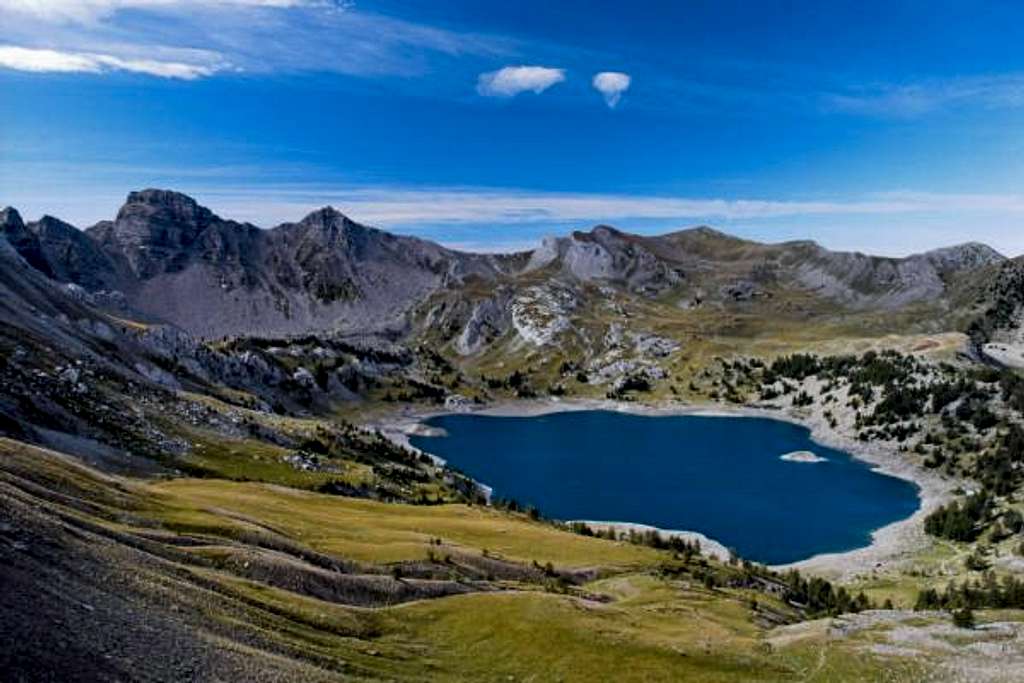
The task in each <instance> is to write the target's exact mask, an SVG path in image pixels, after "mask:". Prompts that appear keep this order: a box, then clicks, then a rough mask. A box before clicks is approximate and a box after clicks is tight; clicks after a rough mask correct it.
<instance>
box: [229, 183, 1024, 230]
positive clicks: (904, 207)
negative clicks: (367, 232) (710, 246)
mask: <svg viewBox="0 0 1024 683" xmlns="http://www.w3.org/2000/svg"><path fill="white" fill-rule="evenodd" d="M209 194H210V196H211V197H216V198H217V202H218V206H224V207H230V209H231V210H232V211H233V212H240V213H241V214H243V215H244V216H245V218H246V219H248V220H252V221H254V222H257V223H259V224H261V225H268V224H270V222H272V221H274V220H277V219H278V218H281V220H291V219H294V218H295V216H297V215H300V214H302V213H303V212H304V211H307V210H310V209H312V208H315V207H317V206H321V205H323V204H332V205H334V206H338V207H342V208H343V209H344V210H345V211H347V212H349V213H350V214H351V215H352V217H353V218H355V219H358V220H361V221H365V222H370V223H376V224H379V225H385V226H396V225H417V224H424V225H427V224H432V225H436V224H445V223H447V224H474V225H487V224H493V225H498V224H500V225H512V224H535V223H572V222H590V221H594V222H597V221H621V220H632V219H664V220H678V221H700V220H711V221H714V220H726V221H743V220H761V219H775V218H787V217H798V216H810V217H829V216H889V217H893V216H899V215H909V214H925V213H928V214H934V213H950V212H964V211H969V212H979V213H986V212H987V213H993V214H999V215H1002V216H1016V217H1018V218H1022V217H1024V195H1013V194H1010V195H1004V194H931V193H913V192H886V193H878V194H873V195H870V196H866V197H863V198H857V199H850V200H786V199H754V198H713V197H690V198H686V197H665V196H644V195H626V194H589V193H558V192H531V191H526V190H516V189H481V188H471V187H470V188H434V189H430V188H414V189H410V188H402V187H352V188H337V187H335V188H331V187H315V186H303V187H294V186H292V187H290V186H278V187H266V188H260V189H253V190H249V189H243V188H234V189H232V188H219V189H216V190H212V191H210V193H209Z"/></svg>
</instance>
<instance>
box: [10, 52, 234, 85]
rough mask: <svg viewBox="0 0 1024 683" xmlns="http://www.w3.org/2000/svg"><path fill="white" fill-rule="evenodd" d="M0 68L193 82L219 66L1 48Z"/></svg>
mask: <svg viewBox="0 0 1024 683" xmlns="http://www.w3.org/2000/svg"><path fill="white" fill-rule="evenodd" d="M0 68H5V69H15V70H17V71H33V72H37V73H43V72H54V73H103V72H106V71H131V72H134V73H141V74H148V75H150V76H158V77H160V78H179V79H183V80H193V79H196V78H201V77H203V76H209V75H211V74H213V73H214V72H215V71H217V67H214V66H207V65H201V64H186V63H184V62H171V61H160V60H155V59H126V58H123V57H115V56H114V55H105V54H97V53H93V52H64V51H59V50H43V49H34V48H27V47H16V46H13V45H0Z"/></svg>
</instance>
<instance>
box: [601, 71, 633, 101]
mask: <svg viewBox="0 0 1024 683" xmlns="http://www.w3.org/2000/svg"><path fill="white" fill-rule="evenodd" d="M632 81H633V79H632V78H631V77H630V75H629V74H624V73H622V72H619V71H602V72H601V73H599V74H595V75H594V80H593V85H594V89H595V90H597V91H598V92H599V93H601V95H603V96H604V101H605V103H606V104H607V105H608V106H609V107H610V108H612V109H614V108H615V105H617V104H618V103H619V100H620V99H622V93H624V92H626V91H627V90H629V85H630V83H632Z"/></svg>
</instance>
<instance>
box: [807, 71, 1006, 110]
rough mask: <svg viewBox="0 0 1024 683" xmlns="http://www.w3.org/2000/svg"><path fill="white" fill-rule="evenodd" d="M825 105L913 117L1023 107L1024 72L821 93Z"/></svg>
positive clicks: (827, 106) (829, 107)
mask: <svg viewBox="0 0 1024 683" xmlns="http://www.w3.org/2000/svg"><path fill="white" fill-rule="evenodd" d="M823 101H824V105H825V108H826V109H828V110H832V111H839V112H844V113H849V114H858V115H866V116H889V117H899V118H914V117H918V116H923V115H925V114H930V113H932V112H935V111H938V110H940V109H945V108H950V107H959V106H967V105H970V106H982V107H988V108H992V107H1022V106H1024V74H1018V73H1011V74H1000V75H988V76H971V77H962V78H953V79H931V80H923V81H919V82H914V83H905V84H899V85H893V84H882V85H875V86H864V87H860V88H856V89H852V90H850V91H847V92H842V93H827V94H825V95H823Z"/></svg>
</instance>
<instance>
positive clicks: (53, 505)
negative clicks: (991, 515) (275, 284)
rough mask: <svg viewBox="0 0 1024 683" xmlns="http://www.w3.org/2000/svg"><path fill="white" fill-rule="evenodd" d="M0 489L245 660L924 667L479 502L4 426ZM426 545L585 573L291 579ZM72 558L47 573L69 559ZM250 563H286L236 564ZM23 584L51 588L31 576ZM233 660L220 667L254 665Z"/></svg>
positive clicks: (157, 604)
mask: <svg viewBox="0 0 1024 683" xmlns="http://www.w3.org/2000/svg"><path fill="white" fill-rule="evenodd" d="M0 500H3V501H5V502H12V501H13V502H17V503H18V504H25V505H28V506H29V507H31V509H33V510H35V511H36V512H37V513H39V514H45V515H47V516H48V517H49V518H51V519H52V520H54V521H55V525H54V526H53V527H52V528H53V529H59V531H54V532H53V533H55V534H58V535H61V534H68V535H69V538H71V537H74V538H80V537H81V538H84V537H88V539H89V544H90V546H89V547H93V548H95V549H96V551H97V553H99V552H100V551H102V553H101V554H102V555H103V556H104V557H109V558H111V559H110V562H118V563H122V564H123V566H118V567H116V568H115V569H117V570H118V571H120V572H124V573H125V574H130V575H133V576H136V577H139V580H138V581H136V583H137V584H139V585H138V586H136V587H135V589H133V590H137V592H133V593H132V595H131V596H125V595H121V596H118V599H121V600H123V599H130V600H134V601H138V602H139V603H140V604H137V605H134V607H138V608H141V609H144V610H151V611H152V612H153V613H154V614H155V613H173V614H172V617H169V618H173V619H175V620H185V623H187V624H188V625H189V626H190V627H191V628H193V629H194V630H195V632H196V633H199V634H202V638H203V640H204V642H206V643H208V644H210V646H211V647H214V648H215V649H219V650H221V651H224V652H233V653H240V652H241V653H247V657H249V659H248V660H247V661H249V662H250V665H251V666H255V667H258V666H263V665H265V666H266V667H268V668H267V670H268V671H269V670H271V669H272V670H274V671H278V672H282V671H283V672H284V674H285V675H287V676H291V675H294V676H303V677H309V678H325V679H334V678H336V679H339V680H342V679H346V678H369V679H389V680H424V679H432V680H510V679H511V680H535V681H542V680H544V681H546V680H565V681H572V680H580V681H593V680H644V681H650V680H692V681H743V680H761V681H797V680H820V681H834V680H918V678H917V677H918V676H919V675H921V674H922V669H921V666H922V664H921V663H920V662H916V661H913V660H908V659H906V658H903V657H898V656H885V655H883V654H878V653H875V652H873V651H872V650H871V649H870V648H871V647H872V645H873V643H874V639H875V636H873V635H872V632H871V631H870V630H868V631H865V632H864V633H863V634H861V635H858V636H857V637H853V638H849V639H845V640H836V639H834V638H832V637H831V636H829V635H828V631H827V629H824V628H823V629H819V631H820V632H819V631H814V630H811V631H808V632H807V633H801V634H800V637H798V638H791V639H789V640H790V641H791V642H789V641H786V640H785V639H782V640H776V641H773V637H774V634H775V631H774V630H772V629H771V628H769V627H768V626H767V625H765V623H766V622H765V620H764V619H763V618H762V617H763V616H764V615H774V616H775V617H778V616H780V615H783V616H785V615H790V616H792V610H790V609H788V608H787V607H786V606H785V605H782V604H781V603H779V602H778V601H777V600H775V599H774V598H770V597H768V596H766V595H765V594H763V593H753V592H749V591H745V590H739V589H723V588H715V589H707V588H705V587H704V586H703V585H701V584H700V583H699V582H697V581H694V580H692V578H688V577H686V575H681V576H682V578H668V575H666V573H664V572H663V571H662V569H664V568H665V567H672V566H673V565H674V564H677V563H678V561H677V560H674V559H673V557H672V556H671V555H670V554H669V553H667V552H663V551H656V550H653V549H650V548H645V547H640V546H635V545H630V544H626V543H617V542H611V541H606V540H601V539H594V538H588V537H583V536H579V535H575V534H572V533H570V532H568V531H564V530H561V529H559V528H556V527H554V526H552V525H549V524H546V523H543V522H536V521H532V520H530V519H529V518H527V517H524V516H521V515H512V514H508V513H504V512H499V511H495V510H492V509H486V508H482V507H479V506H465V505H440V506H409V505H398V504H386V503H378V502H373V501H366V500H357V499H350V498H343V497H336V496H327V495H323V494H317V493H313V492H309V491H298V490H294V489H289V488H284V487H280V486H275V485H269V484H262V483H245V482H231V481H224V480H215V479H205V480H195V479H176V480H166V481H155V482H154V481H141V480H134V479H125V478H120V477H111V476H109V475H105V474H101V473H98V472H96V471H94V470H92V469H90V468H88V467H85V466H84V465H81V464H79V463H78V462H77V461H75V460H73V459H71V458H69V457H67V456H63V455H61V454H57V453H54V452H52V451H47V450H43V449H39V448H34V447H31V446H26V445H24V444H21V443H18V442H13V441H7V440H0ZM435 539H441V541H440V544H438V542H437V541H436V540H435ZM50 540H51V541H52V542H54V543H57V544H61V543H63V542H64V541H65V540H67V539H63V538H55V539H50ZM40 542H42V541H40ZM68 542H70V541H68ZM434 552H436V553H438V554H452V555H454V556H455V557H456V558H460V557H468V556H472V555H477V556H483V555H484V554H485V553H486V555H487V556H488V557H491V558H501V559H503V560H505V561H508V562H520V563H524V564H525V563H530V565H529V566H533V565H532V562H534V561H536V562H538V563H540V564H546V563H548V562H550V563H552V564H553V565H554V566H555V567H556V568H557V569H558V570H560V571H562V570H576V571H580V570H583V569H586V570H589V571H588V573H586V574H585V575H586V576H589V577H590V578H589V579H587V580H586V581H585V582H584V583H583V585H581V586H574V587H571V588H570V589H565V588H564V587H562V588H559V587H558V586H556V585H553V584H551V583H544V582H531V581H525V580H523V581H519V580H505V581H500V580H499V581H493V582H490V583H489V584H488V587H487V588H486V589H483V590H477V591H471V592H465V593H463V594H458V595H449V596H447V597H438V598H435V599H422V600H413V601H411V602H405V603H403V604H397V605H392V606H377V607H356V606H352V605H350V604H341V603H339V602H337V601H331V600H325V599H318V598H317V597H314V596H313V595H311V594H310V591H309V590H304V588H308V585H306V584H304V581H306V580H307V579H306V578H303V577H309V576H313V575H315V574H316V572H317V571H322V570H323V569H322V567H314V566H311V564H310V563H311V562H313V561H314V560H315V561H317V562H322V560H323V558H334V559H336V560H338V561H339V562H356V563H361V564H360V566H362V567H363V569H361V570H360V571H363V572H364V573H370V574H373V572H374V571H378V574H377V576H378V578H380V579H381V580H386V581H395V580H396V579H394V578H393V577H391V576H390V573H389V571H388V568H389V567H393V566H395V565H394V563H396V562H410V561H422V560H424V558H425V557H426V556H427V555H428V553H434ZM136 556H138V557H136ZM132 558H135V559H132ZM240 558H245V562H244V563H243V562H241V560H240ZM317 558H319V559H317ZM455 561H456V562H457V561H458V559H456V560H455ZM71 564H72V566H70V567H65V568H64V571H67V572H69V573H71V574H73V573H74V572H75V568H74V566H73V563H71ZM250 564H251V565H262V566H273V567H275V569H276V571H278V572H284V573H286V574H287V572H289V571H291V572H292V575H291V576H283V577H282V576H281V575H276V576H274V577H272V580H271V579H267V578H266V576H264V577H263V578H261V577H259V576H257V577H256V578H254V576H253V575H252V574H251V573H249V572H247V571H246V567H249V566H250ZM143 567H145V569H144V570H143ZM375 568H376V569H375ZM711 569H712V570H715V571H722V572H728V571H729V568H728V567H721V566H720V565H716V564H712V565H711ZM141 577H144V579H145V580H144V581H143V580H142V578H141ZM398 580H399V581H402V580H405V579H398ZM282 586H284V587H282ZM38 599H39V600H47V599H56V598H54V597H53V596H52V595H48V594H47V593H46V592H42V593H41V594H40V596H39V598H38ZM755 602H756V603H757V604H756V605H755ZM20 616H21V617H25V615H20ZM97 628H100V626H97ZM773 643H774V644H773ZM233 661H234V660H233ZM261 663H262V664H261ZM236 666H240V665H237V664H236ZM247 666H248V665H247ZM242 669H245V667H242ZM242 669H239V670H229V671H228V672H227V674H225V675H227V677H228V678H231V677H236V678H245V677H246V676H247V675H248V674H251V673H252V672H251V671H247V670H242ZM232 671H233V673H234V674H235V675H234V676H233V675H232Z"/></svg>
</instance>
